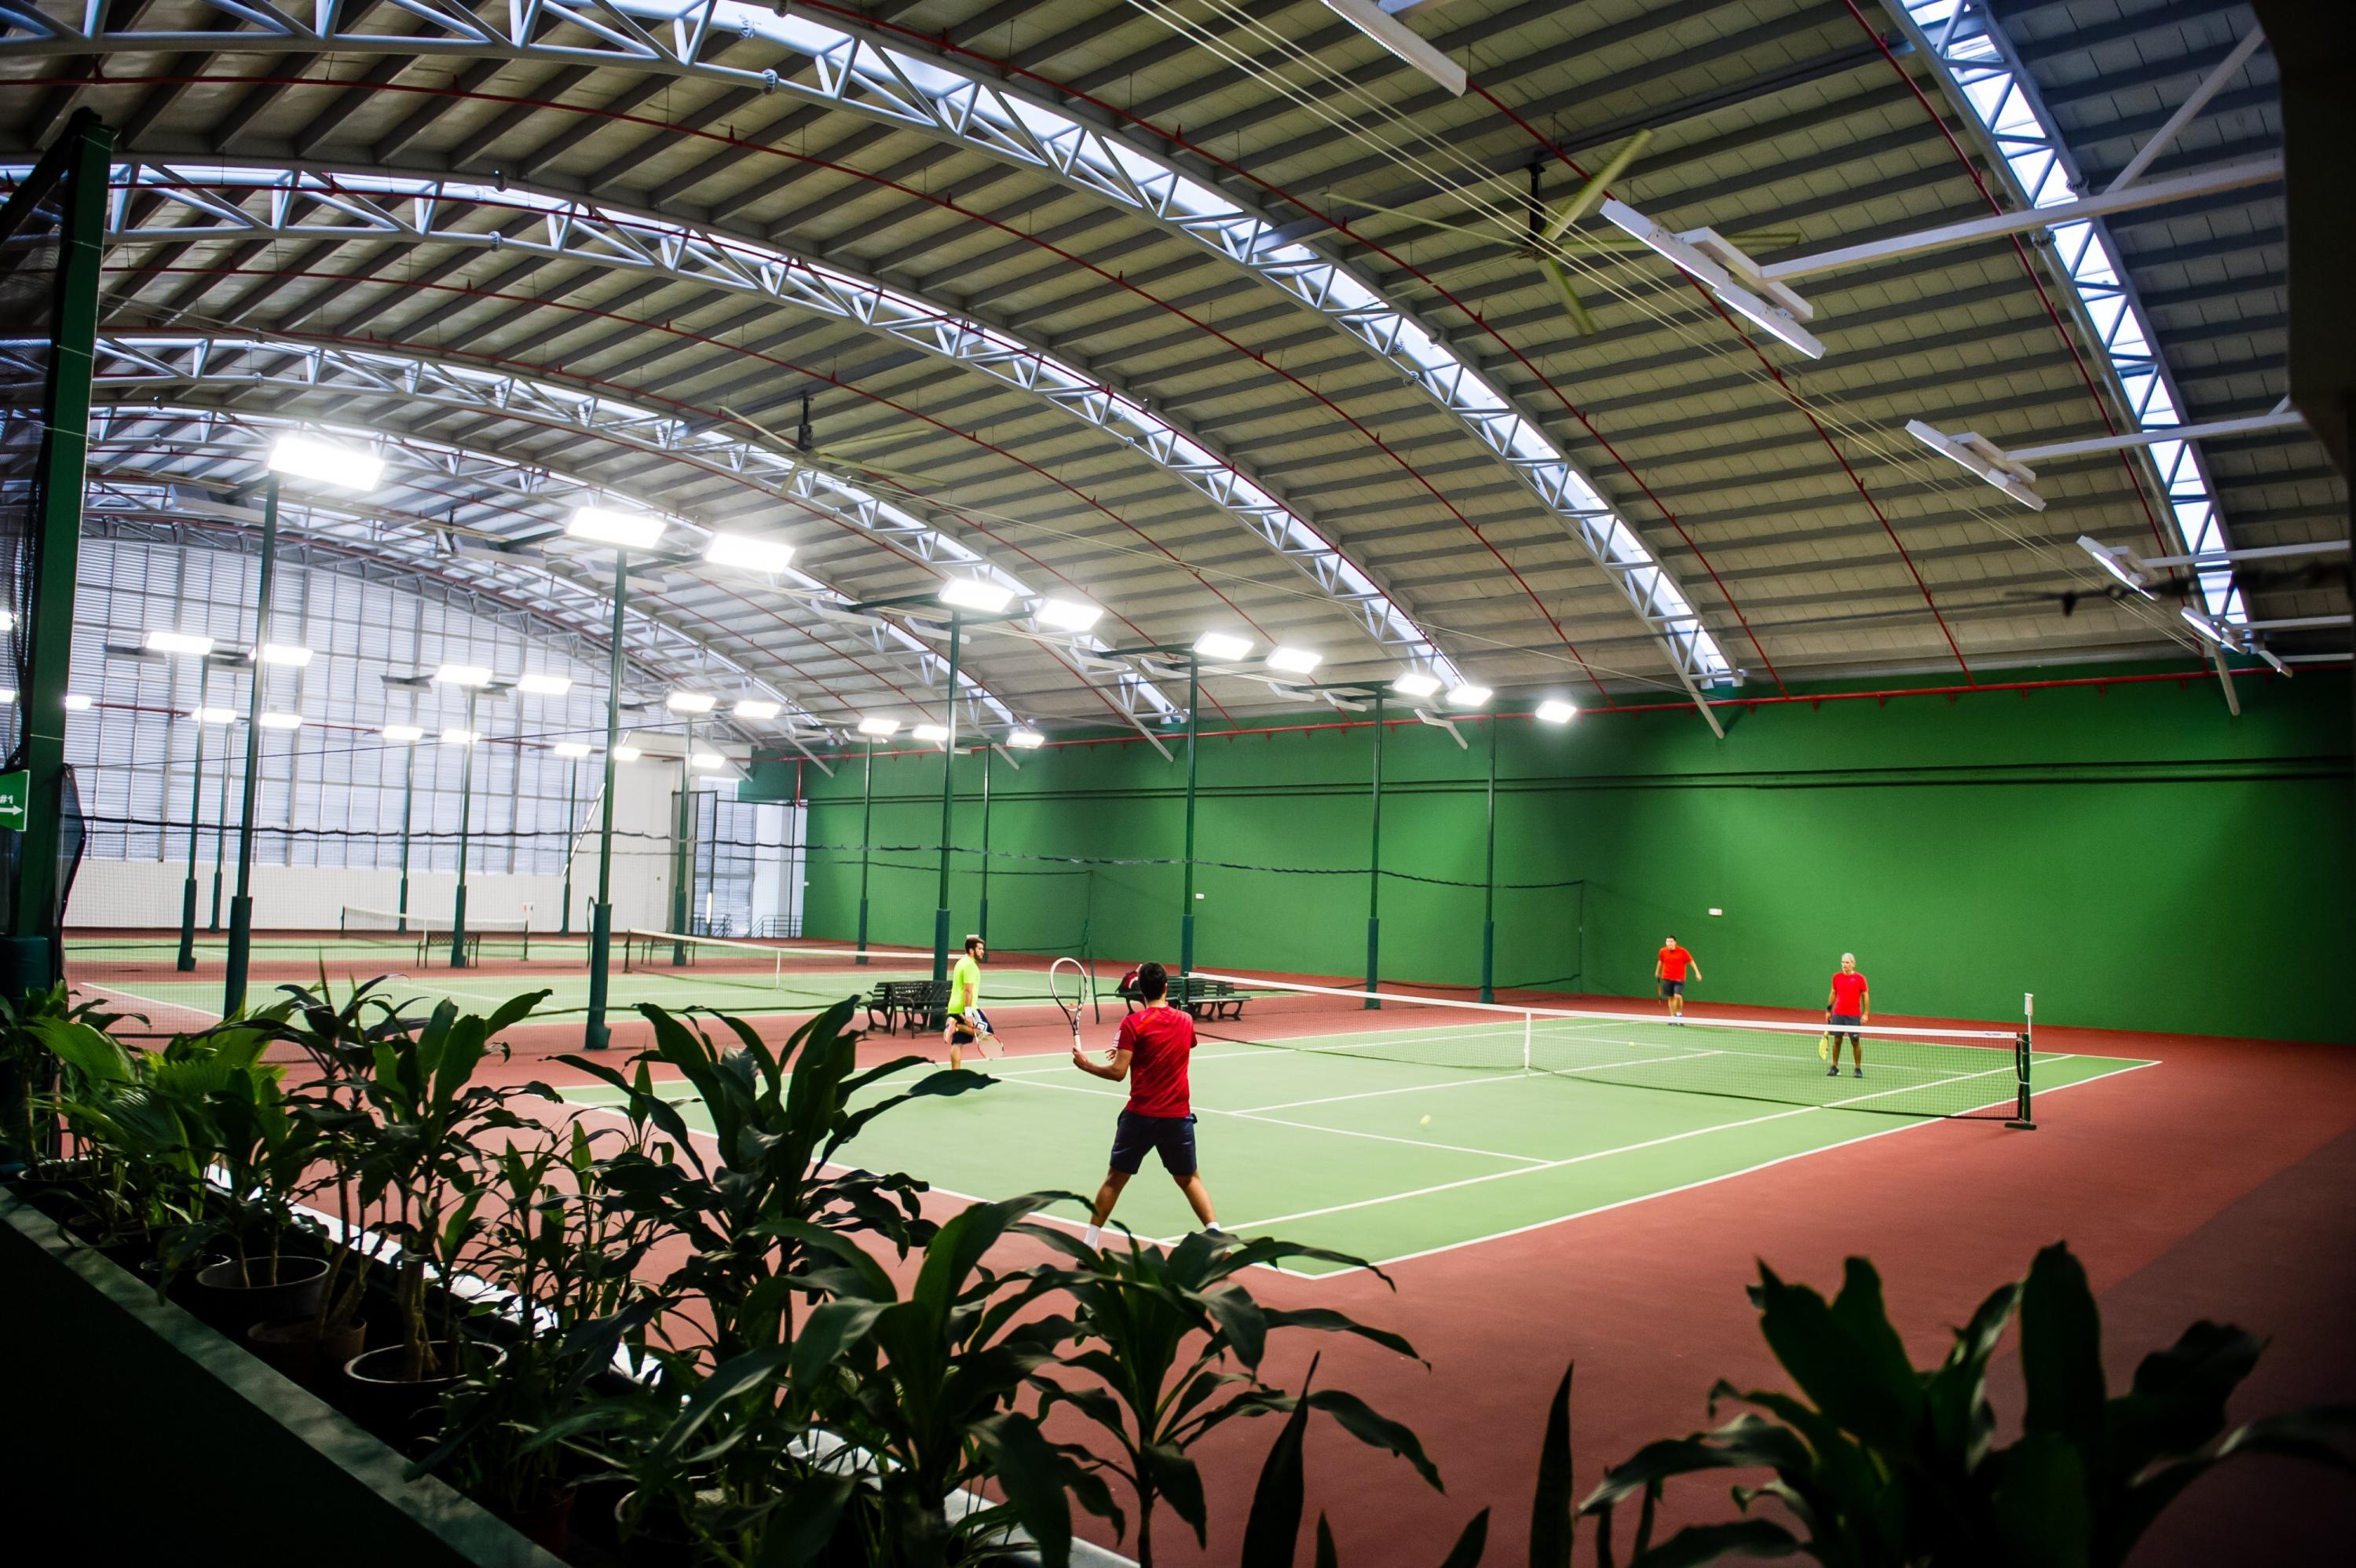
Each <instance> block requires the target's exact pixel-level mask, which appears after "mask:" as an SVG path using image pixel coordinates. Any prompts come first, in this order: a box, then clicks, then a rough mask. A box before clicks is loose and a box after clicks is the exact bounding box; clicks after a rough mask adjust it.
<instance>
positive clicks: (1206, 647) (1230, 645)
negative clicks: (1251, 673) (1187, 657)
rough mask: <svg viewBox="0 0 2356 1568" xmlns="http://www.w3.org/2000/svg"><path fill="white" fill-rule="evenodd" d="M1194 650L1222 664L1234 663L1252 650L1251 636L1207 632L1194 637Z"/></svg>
mask: <svg viewBox="0 0 2356 1568" xmlns="http://www.w3.org/2000/svg"><path fill="white" fill-rule="evenodd" d="M1194 651H1195V652H1196V653H1197V654H1200V655H1201V656H1203V657H1205V658H1206V659H1215V660H1217V661H1218V662H1219V663H1221V664H1233V663H1235V662H1236V660H1237V659H1239V658H1242V657H1243V656H1245V655H1246V654H1248V653H1250V652H1251V651H1252V645H1251V639H1250V638H1249V637H1238V636H1236V635H1233V634H1232V633H1227V632H1205V633H1204V634H1203V635H1201V636H1199V637H1197V638H1195V639H1194Z"/></svg>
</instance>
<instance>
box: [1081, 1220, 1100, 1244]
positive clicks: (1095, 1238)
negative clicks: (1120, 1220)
mask: <svg viewBox="0 0 2356 1568" xmlns="http://www.w3.org/2000/svg"><path fill="white" fill-rule="evenodd" d="M1103 1237H1104V1227H1103V1226H1101V1225H1090V1226H1089V1227H1088V1228H1087V1230H1085V1231H1083V1232H1080V1240H1082V1241H1084V1242H1086V1243H1087V1244H1088V1245H1090V1246H1092V1247H1093V1246H1095V1245H1097V1244H1098V1243H1099V1242H1100V1241H1101V1240H1102V1239H1103Z"/></svg>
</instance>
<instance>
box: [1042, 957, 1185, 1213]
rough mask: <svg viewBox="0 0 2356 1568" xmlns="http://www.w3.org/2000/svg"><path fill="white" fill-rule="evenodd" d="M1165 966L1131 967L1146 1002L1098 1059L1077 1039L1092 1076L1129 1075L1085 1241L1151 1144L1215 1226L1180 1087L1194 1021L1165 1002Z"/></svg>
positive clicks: (1077, 1055) (1075, 1058) (1081, 1063)
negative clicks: (1125, 1099)
mask: <svg viewBox="0 0 2356 1568" xmlns="http://www.w3.org/2000/svg"><path fill="white" fill-rule="evenodd" d="M1169 991H1170V972H1169V971H1168V970H1167V969H1164V968H1163V967H1162V965H1159V964H1146V965H1140V966H1139V968H1138V971H1137V994H1138V997H1139V999H1140V1000H1141V1001H1142V1002H1143V1003H1144V1004H1145V1005H1144V1006H1143V1007H1142V1008H1139V1009H1138V1010H1137V1011H1136V1012H1133V1013H1131V1014H1130V1015H1129V1016H1128V1017H1127V1018H1124V1019H1121V1020H1120V1033H1119V1036H1118V1037H1116V1041H1115V1043H1114V1045H1113V1048H1112V1049H1111V1050H1110V1051H1107V1052H1105V1060H1104V1061H1090V1060H1089V1059H1088V1057H1087V1053H1086V1052H1084V1051H1081V1050H1080V1048H1079V1047H1078V1046H1077V1045H1074V1046H1073V1047H1072V1065H1073V1066H1075V1067H1076V1068H1078V1069H1079V1070H1080V1071H1081V1072H1086V1073H1088V1074H1089V1075H1091V1076H1092V1077H1097V1078H1102V1079H1105V1080H1107V1081H1108V1082H1110V1083H1119V1082H1120V1081H1121V1080H1122V1079H1124V1078H1126V1079H1128V1080H1129V1104H1127V1105H1126V1106H1125V1107H1123V1108H1122V1110H1121V1113H1120V1121H1119V1124H1118V1125H1116V1126H1115V1128H1114V1131H1113V1136H1112V1168H1111V1169H1109V1170H1108V1171H1106V1172H1105V1179H1104V1185H1103V1186H1102V1187H1099V1188H1098V1189H1097V1201H1096V1207H1095V1209H1094V1210H1092V1211H1090V1212H1089V1214H1088V1228H1087V1243H1088V1245H1090V1246H1092V1247H1093V1246H1096V1245H1098V1243H1099V1239H1100V1238H1101V1237H1102V1236H1103V1234H1104V1222H1105V1221H1106V1220H1107V1219H1108V1218H1109V1217H1110V1215H1111V1214H1112V1206H1113V1205H1114V1204H1115V1203H1117V1202H1119V1200H1120V1190H1121V1189H1122V1188H1124V1187H1127V1186H1128V1185H1129V1179H1130V1177H1132V1176H1135V1175H1136V1174H1137V1172H1138V1169H1139V1168H1140V1167H1141V1166H1142V1165H1144V1163H1145V1152H1146V1150H1148V1149H1151V1150H1152V1151H1154V1152H1155V1153H1156V1154H1159V1155H1160V1156H1161V1157H1162V1169H1164V1170H1166V1171H1168V1172H1169V1173H1170V1177H1171V1179H1172V1180H1173V1181H1175V1182H1177V1183H1178V1190H1179V1191H1181V1192H1183V1193H1184V1194H1185V1195H1186V1201H1187V1202H1188V1203H1189V1204H1190V1205H1192V1206H1193V1208H1194V1217H1195V1218H1196V1219H1198V1220H1200V1221H1203V1229H1204V1230H1205V1231H1207V1232H1210V1233H1211V1234H1213V1235H1217V1234H1218V1233H1219V1221H1218V1220H1217V1218H1216V1217H1215V1216H1214V1215H1213V1214H1212V1212H1211V1189H1209V1188H1207V1187H1205V1186H1204V1185H1203V1177H1202V1173H1201V1172H1200V1171H1199V1170H1197V1169H1196V1168H1195V1159H1194V1103H1193V1100H1192V1099H1191V1097H1190V1096H1189V1094H1188V1092H1187V1085H1186V1060H1187V1058H1188V1057H1189V1056H1191V1055H1192V1054H1193V1053H1194V1019H1191V1018H1189V1017H1187V1016H1186V1015H1185V1014H1184V1013H1183V1012H1181V1011H1180V1010H1179V1009H1178V1008H1173V1007H1172V1006H1171V1005H1170V1003H1169V1001H1168V999H1167V998H1168V996H1169Z"/></svg>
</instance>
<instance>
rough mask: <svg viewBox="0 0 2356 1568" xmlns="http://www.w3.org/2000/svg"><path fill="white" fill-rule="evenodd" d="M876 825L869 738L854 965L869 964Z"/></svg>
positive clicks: (861, 796) (861, 813)
mask: <svg viewBox="0 0 2356 1568" xmlns="http://www.w3.org/2000/svg"><path fill="white" fill-rule="evenodd" d="M874 823H875V737H874V736H873V735H870V736H868V737H867V766H866V768H865V769H864V771H863V772H862V773H861V774H860V780H859V956H858V957H856V958H854V959H852V960H851V962H852V963H853V964H864V963H866V962H867V846H868V844H869V843H870V842H871V841H872V840H873V838H874V837H875V835H874V831H873V827H874Z"/></svg>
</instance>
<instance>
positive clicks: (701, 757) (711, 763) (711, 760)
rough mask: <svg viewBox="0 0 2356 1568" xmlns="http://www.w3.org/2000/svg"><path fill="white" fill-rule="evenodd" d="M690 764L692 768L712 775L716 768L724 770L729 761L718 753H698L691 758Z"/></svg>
mask: <svg viewBox="0 0 2356 1568" xmlns="http://www.w3.org/2000/svg"><path fill="white" fill-rule="evenodd" d="M688 762H689V763H690V765H691V766H693V767H699V768H701V769H702V770H703V771H704V772H706V773H710V772H711V771H712V770H713V769H714V768H724V767H726V766H727V765H728V759H727V758H725V757H723V756H722V755H721V754H720V753H719V752H696V753H695V755H694V756H692V757H691V758H689V759H688Z"/></svg>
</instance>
